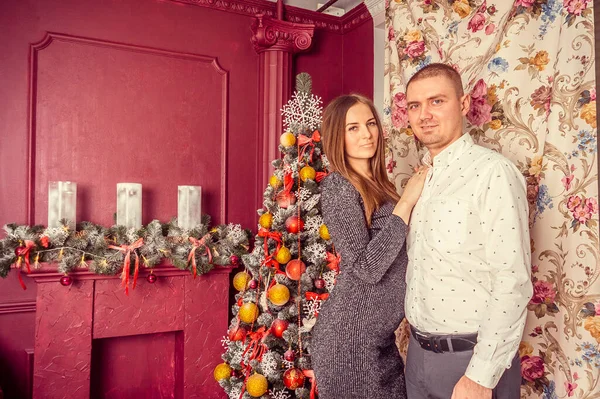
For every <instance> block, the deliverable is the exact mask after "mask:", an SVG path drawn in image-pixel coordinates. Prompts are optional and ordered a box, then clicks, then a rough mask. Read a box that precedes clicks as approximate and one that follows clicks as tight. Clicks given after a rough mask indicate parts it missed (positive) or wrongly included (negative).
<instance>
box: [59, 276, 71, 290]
mask: <svg viewBox="0 0 600 399" xmlns="http://www.w3.org/2000/svg"><path fill="white" fill-rule="evenodd" d="M71 284H73V279H72V278H71V276H62V277H61V278H60V285H62V286H63V287H66V286H69V285H71Z"/></svg>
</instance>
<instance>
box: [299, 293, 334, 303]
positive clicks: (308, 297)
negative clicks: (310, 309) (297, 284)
mask: <svg viewBox="0 0 600 399" xmlns="http://www.w3.org/2000/svg"><path fill="white" fill-rule="evenodd" d="M304 297H305V298H306V300H307V301H312V300H313V299H318V300H320V301H325V300H326V299H327V298H329V294H328V293H326V292H325V293H323V294H317V293H316V292H312V291H307V292H306V293H305V294H304Z"/></svg>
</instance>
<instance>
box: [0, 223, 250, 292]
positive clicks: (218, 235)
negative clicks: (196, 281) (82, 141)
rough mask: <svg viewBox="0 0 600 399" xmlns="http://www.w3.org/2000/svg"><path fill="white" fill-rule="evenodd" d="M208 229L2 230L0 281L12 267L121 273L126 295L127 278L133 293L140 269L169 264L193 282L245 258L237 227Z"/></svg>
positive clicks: (242, 233)
mask: <svg viewBox="0 0 600 399" xmlns="http://www.w3.org/2000/svg"><path fill="white" fill-rule="evenodd" d="M209 225H210V217H209V216H207V215H203V216H202V223H201V224H200V225H199V226H198V227H196V228H194V229H192V230H182V229H181V228H179V227H178V226H177V222H176V219H173V220H171V221H170V222H169V223H161V222H160V221H158V220H153V221H152V222H150V223H149V224H148V225H146V226H142V227H141V228H139V229H136V228H126V227H125V226H119V225H115V226H112V227H109V228H106V227H103V226H100V225H97V224H94V223H90V222H82V223H80V224H79V225H78V226H77V228H76V230H72V229H70V228H69V225H68V221H66V220H63V221H62V222H61V226H60V227H44V226H41V225H36V226H27V225H17V224H7V225H5V226H4V230H5V232H6V237H5V238H3V239H1V240H0V277H6V276H7V275H8V273H9V271H10V270H11V268H12V267H13V266H14V267H16V268H17V269H20V268H25V269H27V271H30V270H31V269H35V268H36V267H38V266H39V264H40V263H43V262H48V263H56V264H57V268H58V271H59V272H61V273H65V274H68V273H69V272H70V271H72V270H74V269H76V268H80V267H87V268H88V269H89V270H90V271H92V272H94V273H96V274H105V275H115V274H118V273H121V275H122V279H123V282H124V286H125V288H126V291H127V290H128V287H129V279H130V276H132V277H133V287H135V278H136V277H137V271H138V269H139V267H145V268H152V267H154V266H155V265H158V264H160V263H163V262H168V263H171V264H172V265H173V266H175V267H177V268H179V269H182V270H190V271H191V272H192V273H193V274H194V276H195V275H196V274H203V273H207V272H209V271H210V270H211V269H213V267H214V266H217V265H221V266H226V265H232V264H233V265H237V263H238V261H239V259H241V257H242V256H243V255H245V254H247V253H248V240H249V237H250V232H249V231H248V230H244V229H242V228H241V226H240V225H234V224H221V225H217V226H214V227H212V228H211V227H210V226H209ZM132 265H133V267H132ZM19 278H20V274H19ZM20 281H21V284H22V286H23V287H24V284H23V282H22V280H20Z"/></svg>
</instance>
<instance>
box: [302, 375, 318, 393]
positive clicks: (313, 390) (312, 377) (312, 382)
mask: <svg viewBox="0 0 600 399" xmlns="http://www.w3.org/2000/svg"><path fill="white" fill-rule="evenodd" d="M302 374H304V376H305V377H306V378H308V382H309V383H310V399H315V398H316V397H317V392H319V391H318V390H317V381H316V379H315V372H314V371H313V370H302Z"/></svg>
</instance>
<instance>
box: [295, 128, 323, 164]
mask: <svg viewBox="0 0 600 399" xmlns="http://www.w3.org/2000/svg"><path fill="white" fill-rule="evenodd" d="M319 141H321V133H319V131H318V130H315V131H314V132H313V134H312V136H310V137H307V136H305V135H303V134H300V135H298V146H300V147H303V148H302V151H300V154H299V156H298V158H300V159H302V157H303V156H304V153H305V152H306V149H307V148H309V147H310V162H312V161H313V153H314V152H315V143H318V142H319Z"/></svg>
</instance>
